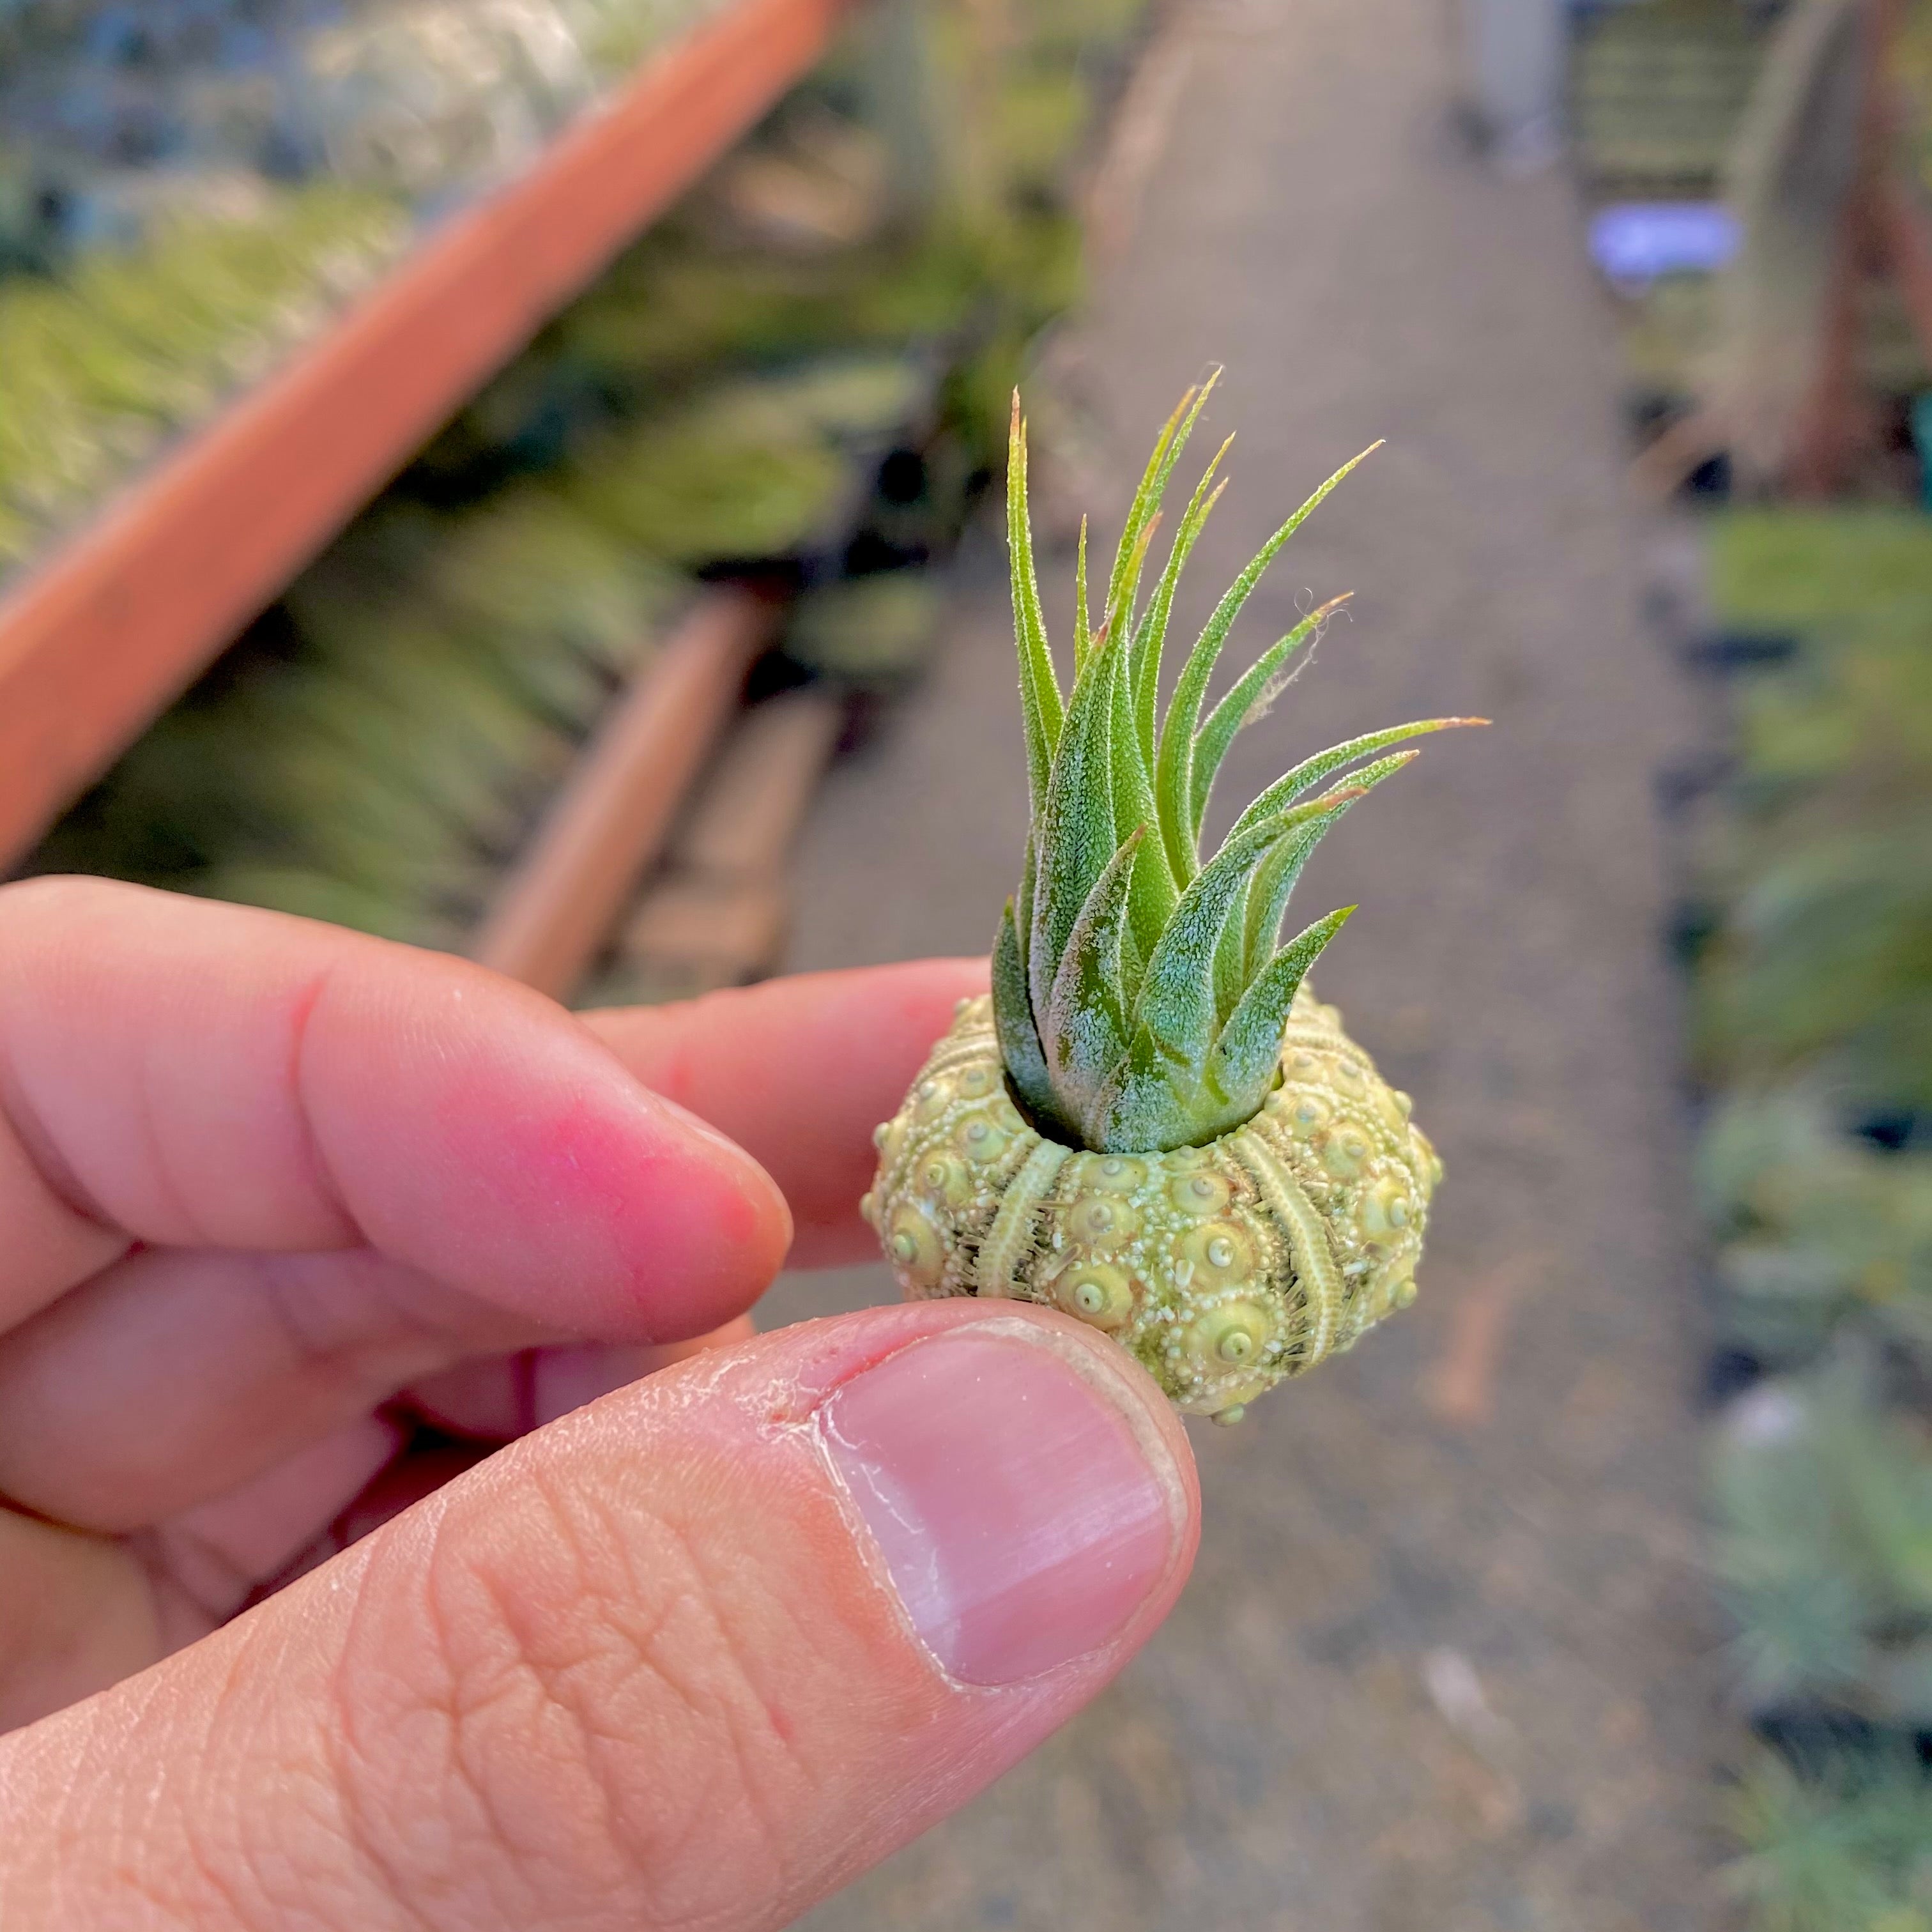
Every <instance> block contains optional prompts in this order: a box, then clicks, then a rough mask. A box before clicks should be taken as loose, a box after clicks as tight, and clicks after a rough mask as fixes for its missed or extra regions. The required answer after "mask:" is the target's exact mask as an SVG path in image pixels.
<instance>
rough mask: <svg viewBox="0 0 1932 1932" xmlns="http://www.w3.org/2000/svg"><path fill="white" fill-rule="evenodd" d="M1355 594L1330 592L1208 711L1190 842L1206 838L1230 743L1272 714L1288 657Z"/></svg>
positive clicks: (1195, 775) (1172, 807) (1167, 805)
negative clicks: (1206, 819) (1204, 825)
mask: <svg viewBox="0 0 1932 1932" xmlns="http://www.w3.org/2000/svg"><path fill="white" fill-rule="evenodd" d="M1353 595H1355V592H1353V591H1352V590H1345V591H1343V593H1342V594H1341V595H1340V596H1339V597H1331V598H1329V600H1328V602H1327V603H1325V604H1323V605H1322V607H1321V608H1320V609H1319V610H1311V611H1310V612H1309V613H1308V615H1307V616H1305V617H1304V618H1303V619H1302V620H1301V622H1300V623H1298V625H1295V628H1294V629H1293V630H1292V631H1289V634H1288V635H1287V636H1286V637H1278V638H1277V639H1276V640H1275V641H1274V643H1271V645H1269V646H1268V649H1266V650H1265V651H1264V652H1262V654H1261V655H1260V656H1259V657H1258V658H1256V660H1255V661H1254V662H1253V664H1250V666H1249V667H1248V668H1247V670H1245V671H1244V672H1243V673H1241V676H1240V677H1239V678H1238V679H1236V680H1235V683H1234V684H1233V685H1232V687H1231V688H1230V689H1229V691H1228V694H1227V695H1226V697H1223V699H1222V700H1221V701H1220V703H1218V704H1217V705H1216V706H1215V707H1214V709H1213V710H1212V711H1211V712H1209V713H1208V721H1207V723H1206V724H1204V725H1202V727H1201V728H1200V730H1199V731H1197V732H1196V733H1195V734H1194V757H1193V772H1192V773H1191V774H1190V778H1191V782H1192V784H1193V798H1192V799H1191V800H1190V801H1189V802H1188V805H1187V815H1186V822H1187V843H1188V844H1189V845H1190V846H1193V847H1199V844H1200V842H1201V820H1202V817H1203V815H1204V814H1205V813H1206V811H1207V809H1208V795H1209V794H1210V793H1211V792H1212V791H1213V790H1214V780H1215V778H1216V777H1217V775H1218V774H1219V773H1220V769H1221V760H1223V758H1225V757H1226V756H1227V755H1228V747H1229V745H1232V743H1233V742H1235V738H1236V737H1237V736H1238V734H1239V733H1241V732H1243V731H1244V730H1247V727H1249V726H1250V724H1253V723H1254V722H1255V721H1256V720H1257V719H1258V718H1262V717H1263V716H1265V715H1266V713H1267V711H1268V706H1270V705H1271V704H1272V703H1274V700H1275V698H1276V697H1277V695H1278V694H1279V693H1280V689H1281V686H1282V684H1283V683H1284V682H1286V681H1287V679H1286V676H1284V674H1283V666H1284V665H1285V664H1286V663H1287V662H1288V660H1289V658H1291V657H1292V656H1293V655H1295V652H1297V651H1298V650H1299V649H1301V647H1302V646H1303V645H1304V644H1307V643H1311V642H1312V640H1316V639H1318V638H1319V636H1320V634H1321V632H1322V626H1323V625H1325V623H1326V622H1328V619H1330V618H1331V616H1334V613H1336V612H1337V610H1340V609H1341V607H1342V606H1343V604H1346V603H1347V602H1348V601H1349V599H1350V598H1352V596H1353ZM1303 663H1304V664H1306V663H1307V658H1304V659H1303ZM1177 762H1178V761H1177ZM1161 807H1162V809H1163V811H1172V812H1173V813H1174V814H1175V816H1177V817H1178V816H1180V814H1181V806H1180V804H1179V802H1178V801H1170V800H1169V799H1167V798H1166V797H1165V796H1163V798H1162V799H1161Z"/></svg>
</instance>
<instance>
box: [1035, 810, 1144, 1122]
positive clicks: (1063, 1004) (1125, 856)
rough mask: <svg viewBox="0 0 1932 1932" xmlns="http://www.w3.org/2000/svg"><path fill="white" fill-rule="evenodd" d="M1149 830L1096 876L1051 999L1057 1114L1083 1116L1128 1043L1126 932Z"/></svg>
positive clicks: (1138, 833) (1127, 842)
mask: <svg viewBox="0 0 1932 1932" xmlns="http://www.w3.org/2000/svg"><path fill="white" fill-rule="evenodd" d="M1146 835H1147V828H1146V826H1144V825H1137V826H1135V827H1134V829H1133V831H1131V832H1129V833H1128V834H1127V837H1126V838H1124V839H1123V840H1122V841H1121V847H1120V850H1118V851H1117V852H1116V853H1115V854H1114V856H1113V857H1112V859H1109V861H1108V862H1107V869H1106V871H1104V872H1103V873H1102V874H1100V877H1099V878H1098V879H1097V880H1095V881H1094V889H1093V890H1092V891H1091V892H1089V893H1088V895H1087V903H1086V904H1085V905H1083V906H1082V907H1081V908H1080V916H1079V918H1078V919H1076V920H1075V921H1074V922H1073V933H1072V935H1071V936H1070V938H1069V939H1068V941H1067V951H1066V953H1065V955H1064V957H1063V958H1062V959H1061V962H1060V971H1058V973H1056V974H1055V975H1054V980H1053V990H1052V993H1051V995H1049V998H1048V1001H1047V1007H1046V1029H1045V1037H1046V1040H1047V1042H1048V1044H1049V1049H1050V1053H1051V1058H1050V1061H1049V1065H1048V1067H1047V1076H1048V1079H1049V1081H1050V1082H1052V1086H1053V1090H1054V1094H1055V1101H1056V1103H1057V1107H1056V1111H1059V1112H1067V1111H1071V1112H1073V1114H1074V1115H1075V1116H1076V1118H1077V1117H1078V1115H1079V1106H1080V1102H1081V1100H1082V1099H1083V1098H1084V1097H1085V1096H1086V1095H1087V1094H1090V1093H1091V1092H1092V1091H1094V1089H1095V1088H1097V1087H1099V1086H1100V1085H1101V1083H1102V1082H1103V1081H1104V1080H1105V1079H1106V1077H1107V1076H1108V1075H1109V1073H1112V1070H1114V1068H1115V1067H1117V1066H1118V1065H1119V1064H1120V1062H1121V1059H1122V1058H1123V1057H1124V1055H1125V1054H1126V1052H1127V1005H1126V1003H1125V1001H1124V1000H1123V999H1122V998H1121V933H1122V931H1123V929H1124V927H1125V926H1126V925H1127V891H1128V887H1129V886H1130V884H1131V883H1132V881H1133V871H1134V860H1135V858H1136V855H1137V854H1138V853H1139V850H1140V846H1141V842H1142V840H1143V839H1144V838H1145V837H1146ZM1069 1101H1070V1102H1071V1103H1072V1106H1071V1109H1068V1106H1067V1103H1068V1102H1069Z"/></svg>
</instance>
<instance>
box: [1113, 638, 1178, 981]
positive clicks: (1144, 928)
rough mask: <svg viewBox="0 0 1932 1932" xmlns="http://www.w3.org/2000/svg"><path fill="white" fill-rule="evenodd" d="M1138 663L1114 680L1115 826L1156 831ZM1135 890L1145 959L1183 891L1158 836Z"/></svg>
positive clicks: (1133, 906)
mask: <svg viewBox="0 0 1932 1932" xmlns="http://www.w3.org/2000/svg"><path fill="white" fill-rule="evenodd" d="M1132 661H1133V659H1132V658H1131V655H1129V654H1127V653H1126V652H1123V653H1122V655H1121V672H1120V675H1119V676H1117V677H1116V678H1115V680H1114V716H1113V748H1114V823H1115V825H1116V826H1143V827H1151V826H1153V825H1154V781H1153V774H1152V773H1151V772H1150V771H1149V769H1148V766H1147V763H1146V760H1145V759H1144V758H1143V757H1142V755H1141V744H1140V739H1139V734H1138V733H1136V730H1135V728H1134V716H1133V693H1132V692H1131V691H1130V690H1129V689H1128V687H1127V673H1128V667H1129V666H1130V664H1132ZM1180 896H1181V888H1180V886H1179V884H1178V883H1177V882H1176V880H1175V877H1174V875H1173V874H1172V872H1171V871H1169V869H1168V864H1167V856H1166V850H1165V848H1164V847H1163V844H1162V841H1161V840H1160V838H1159V837H1158V836H1156V837H1153V838H1149V839H1148V840H1147V841H1145V844H1143V845H1142V847H1140V850H1139V856H1138V857H1137V858H1136V861H1135V864H1134V870H1133V892H1132V895H1131V897H1130V901H1129V910H1130V917H1131V922H1132V926H1133V935H1134V938H1135V940H1136V950H1137V951H1139V953H1141V954H1142V955H1143V956H1145V954H1147V953H1150V952H1151V951H1152V950H1153V949H1154V945H1155V944H1156V943H1157V941H1159V939H1160V935H1161V932H1162V929H1163V928H1164V927H1165V926H1166V924H1167V922H1168V921H1169V919H1171V918H1172V916H1174V908H1175V904H1176V903H1177V902H1178V900H1179V898H1180Z"/></svg>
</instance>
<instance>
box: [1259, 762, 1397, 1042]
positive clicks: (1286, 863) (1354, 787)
mask: <svg viewBox="0 0 1932 1932" xmlns="http://www.w3.org/2000/svg"><path fill="white" fill-rule="evenodd" d="M1417 756H1418V754H1417V753H1415V752H1414V751H1398V752H1397V753H1396V754H1395V755H1394V757H1388V758H1382V759H1379V760H1377V761H1376V763H1373V764H1372V765H1364V766H1362V768H1361V769H1360V770H1359V771H1353V772H1350V773H1349V780H1348V786H1347V790H1346V793H1345V794H1344V795H1343V796H1341V797H1340V798H1339V799H1337V804H1336V809H1335V814H1334V818H1329V819H1326V820H1323V822H1322V826H1321V828H1320V830H1319V831H1318V832H1316V835H1315V838H1306V839H1304V840H1302V841H1299V842H1298V841H1295V840H1293V839H1286V838H1285V839H1283V841H1281V843H1280V844H1279V845H1277V846H1276V847H1275V848H1274V850H1273V851H1271V853H1269V854H1268V856H1267V857H1266V858H1265V859H1263V860H1262V863H1261V865H1259V867H1258V868H1256V872H1255V876H1254V877H1253V879H1252V880H1250V881H1249V884H1248V903H1247V918H1246V919H1245V921H1244V930H1243V932H1242V944H1241V986H1242V989H1243V992H1244V993H1245V992H1246V990H1247V986H1249V984H1250V982H1251V981H1253V980H1255V979H1256V977H1258V976H1259V974H1261V973H1262V971H1263V970H1264V969H1265V967H1266V966H1267V964H1268V957H1269V955H1270V954H1271V953H1273V951H1274V946H1275V942H1276V941H1277V939H1278V938H1280V934H1281V922H1282V920H1283V919H1284V918H1285V917H1286V916H1287V913H1288V902H1289V898H1291V896H1292V895H1293V893H1294V891H1295V887H1296V886H1298V884H1299V883H1301V874H1302V871H1303V869H1304V868H1305V867H1306V866H1307V863H1308V859H1309V855H1310V853H1312V852H1313V850H1315V844H1316V838H1319V837H1320V836H1321V833H1322V832H1326V831H1327V830H1328V828H1329V826H1331V825H1333V824H1334V822H1335V819H1336V818H1339V817H1341V815H1342V814H1343V812H1345V811H1347V810H1348V808H1349V806H1350V805H1353V804H1354V803H1355V801H1356V799H1358V798H1366V797H1367V796H1368V794H1369V793H1370V792H1372V791H1373V790H1375V788H1376V786H1377V785H1379V784H1381V783H1382V780H1383V779H1384V778H1393V777H1394V775H1395V774H1396V773H1397V772H1399V771H1400V770H1401V769H1402V768H1403V766H1405V765H1406V764H1409V763H1412V762H1413V761H1414V760H1415V758H1416V757H1417ZM1329 796H1331V797H1334V796H1335V794H1334V793H1330V794H1329ZM1231 1004H1232V1002H1231ZM1223 1010H1224V1011H1225V1010H1226V1009H1223Z"/></svg>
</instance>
